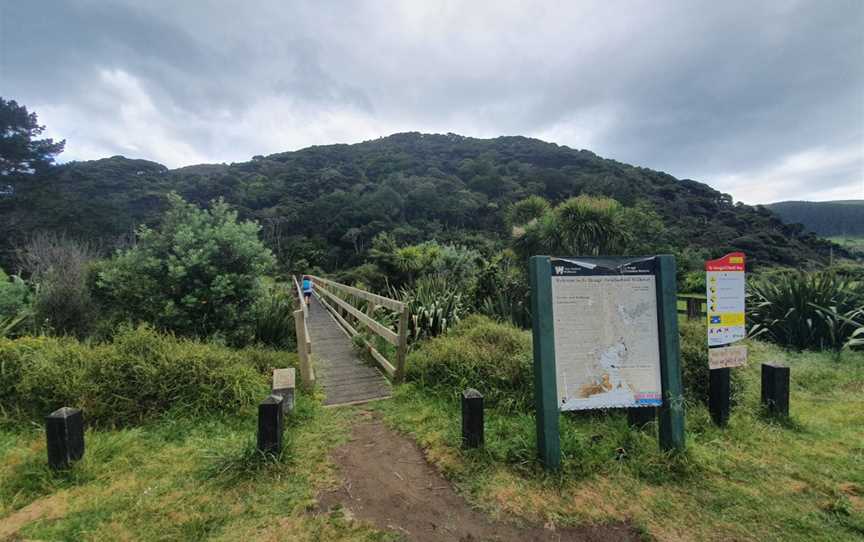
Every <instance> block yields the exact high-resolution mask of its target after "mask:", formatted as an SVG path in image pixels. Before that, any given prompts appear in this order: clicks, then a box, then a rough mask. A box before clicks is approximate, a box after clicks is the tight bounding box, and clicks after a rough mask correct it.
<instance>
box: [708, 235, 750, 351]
mask: <svg viewBox="0 0 864 542" xmlns="http://www.w3.org/2000/svg"><path fill="white" fill-rule="evenodd" d="M705 272H706V277H705V279H706V280H705V285H706V294H707V296H708V346H723V345H725V344H732V343H734V342H737V341H740V340H741V339H743V338H744V337H745V335H746V330H745V328H744V253H743V252H733V253H732V254H727V255H725V256H723V257H722V258H719V259H717V260H709V261H707V262H705Z"/></svg>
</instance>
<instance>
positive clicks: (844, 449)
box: [377, 322, 864, 541]
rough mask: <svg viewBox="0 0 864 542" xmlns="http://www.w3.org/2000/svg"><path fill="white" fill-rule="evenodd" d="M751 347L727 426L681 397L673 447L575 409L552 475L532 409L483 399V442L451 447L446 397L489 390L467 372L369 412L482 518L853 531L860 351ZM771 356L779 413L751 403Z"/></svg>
mask: <svg viewBox="0 0 864 542" xmlns="http://www.w3.org/2000/svg"><path fill="white" fill-rule="evenodd" d="M476 324H477V326H476V327H484V326H486V325H488V324H487V323H483V324H482V325H481V324H480V322H476ZM455 331H458V328H457V330H455ZM463 333H464V330H463ZM686 333H687V332H685V341H686V336H687V335H686ZM451 335H453V336H452V337H451V336H450V335H448V336H447V337H445V338H441V339H436V340H435V341H431V342H430V343H427V344H431V343H435V347H434V349H433V351H435V352H447V353H448V354H452V355H456V354H457V352H458V351H459V349H458V348H457V347H456V345H458V344H459V343H460V341H462V340H463V337H464V335H459V334H458V333H457V334H454V333H451ZM702 339H703V340H704V336H703V337H702ZM446 341H449V342H450V343H451V345H445V344H443V343H444V342H446ZM448 347H449V349H448ZM749 347H750V354H751V357H750V365H749V366H748V367H746V368H740V369H733V372H734V373H735V375H736V378H737V379H738V380H739V381H740V385H739V394H738V404H737V405H736V406H735V408H734V410H733V414H732V417H731V420H730V423H729V426H728V428H726V429H719V428H717V427H716V426H714V425H713V424H712V422H711V421H710V417H709V415H708V412H707V410H706V408H705V406H704V405H702V403H701V402H700V401H688V403H687V404H688V407H687V431H688V433H687V451H686V453H685V454H683V455H680V456H666V455H664V454H663V453H661V452H660V451H659V449H658V445H657V437H656V435H655V431H656V426H655V425H654V424H649V425H648V426H646V428H645V430H643V431H639V430H634V429H632V428H629V427H628V426H627V421H626V416H625V415H624V414H623V412H620V411H608V412H604V411H596V412H586V413H581V414H576V413H573V414H566V415H563V416H562V417H561V445H562V451H563V456H564V462H563V470H562V473H561V474H559V475H550V474H546V473H544V472H543V470H542V468H541V467H540V465H539V464H538V462H537V460H536V449H535V434H534V418H533V415H532V414H531V413H530V412H520V411H518V410H516V409H512V408H509V407H508V405H506V404H504V405H502V404H501V403H500V401H490V404H489V407H488V408H487V412H486V446H485V448H484V449H482V450H476V451H466V450H463V449H462V448H461V445H460V444H461V443H460V438H461V437H460V434H461V433H460V426H459V423H458V420H459V403H458V399H457V392H458V391H459V389H460V388H461V386H463V385H466V386H473V387H476V388H478V389H479V390H480V391H481V392H483V393H484V394H486V396H487V397H496V394H499V393H500V392H499V390H496V389H495V387H494V386H495V385H496V384H497V382H496V381H494V380H492V379H489V378H486V379H485V380H484V379H483V378H482V375H480V374H478V373H474V375H472V377H470V378H464V379H462V380H456V379H453V380H451V382H453V387H452V388H450V389H449V390H447V389H446V387H445V386H442V385H436V383H435V382H432V381H427V380H422V379H419V378H416V379H415V380H414V382H413V383H411V384H408V385H406V386H405V387H403V388H401V389H399V390H398V392H397V396H396V398H395V400H393V401H389V402H382V403H380V404H378V405H377V408H378V409H379V410H380V411H381V412H383V413H384V415H385V417H386V419H387V420H388V421H389V423H391V424H392V425H393V426H395V427H397V428H399V429H400V430H402V431H404V432H406V433H409V434H411V435H412V436H413V437H414V438H416V439H417V440H418V442H419V443H420V444H421V446H423V447H424V448H425V449H426V455H427V457H428V458H429V459H430V460H431V461H432V462H433V463H434V464H435V465H436V466H438V467H439V468H440V469H442V470H443V471H444V472H445V473H447V474H448V476H450V477H451V478H452V479H454V480H455V481H456V483H457V484H458V485H459V487H461V488H462V489H463V490H464V491H465V492H466V494H468V495H469V498H470V499H471V500H472V501H473V502H475V503H476V504H477V505H479V506H480V507H482V508H484V509H486V510H488V511H489V512H490V513H492V514H496V515H500V516H504V517H508V518H523V519H526V520H529V521H534V522H540V523H546V522H554V523H556V524H561V525H571V524H580V523H584V522H601V523H602V522H610V521H629V522H632V523H634V524H635V525H636V526H637V528H639V529H640V530H642V531H643V532H644V533H645V534H646V537H648V538H656V539H660V540H694V539H696V540H730V539H731V540H760V541H762V540H765V541H770V540H776V541H780V540H783V541H786V540H802V541H803V540H839V541H842V540H858V539H860V537H861V536H862V535H864V476H862V472H864V470H862V467H864V442H862V440H861V438H860V437H861V432H860V427H862V424H864V414H862V412H864V400H862V398H864V353H853V352H847V353H845V354H843V356H842V357H841V358H840V360H839V361H837V360H836V359H835V358H834V357H833V356H832V355H830V354H820V353H801V354H795V353H788V352H786V351H783V350H781V349H780V348H778V347H775V346H770V345H768V344H766V343H760V342H755V341H754V342H751V343H750V344H749ZM421 350H422V349H421ZM686 351H687V350H686V346H685V353H684V356H685V378H686V374H687V372H686V371H687V369H686V367H687V365H686V358H687V357H688V354H687V353H686ZM521 355H522V354H521V353H519V354H516V356H521ZM481 359H482V358H481ZM520 359H521V358H520ZM415 361H416V360H415ZM442 361H443V358H442ZM769 361H772V362H773V361H782V362H785V363H788V364H789V365H790V366H791V367H792V417H791V419H790V420H789V421H788V422H783V423H781V422H775V421H771V420H770V419H768V418H765V417H764V415H763V413H762V410H761V407H760V406H759V401H760V397H759V394H760V385H759V364H760V363H762V362H769ZM421 363H422V362H421ZM512 363H513V364H514V365H515V364H517V362H516V361H515V360H514V361H513V362H512ZM705 373H707V371H705ZM445 374H446V373H445ZM475 375H476V376H475ZM430 380H431V378H430ZM689 385H692V380H691V384H688V386H689ZM691 393H692V390H691Z"/></svg>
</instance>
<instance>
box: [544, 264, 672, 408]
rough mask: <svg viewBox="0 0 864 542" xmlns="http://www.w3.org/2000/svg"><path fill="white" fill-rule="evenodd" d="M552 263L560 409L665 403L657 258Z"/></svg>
mask: <svg viewBox="0 0 864 542" xmlns="http://www.w3.org/2000/svg"><path fill="white" fill-rule="evenodd" d="M550 263H551V270H552V281H551V290H552V291H551V293H552V319H553V331H554V346H555V376H556V379H555V380H556V384H557V386H556V388H557V404H558V409H559V410H586V409H597V408H613V407H647V406H660V405H661V404H662V390H661V380H660V344H659V328H658V314H657V280H656V276H655V275H656V259H655V258H641V259H636V260H633V259H623V258H572V259H570V258H567V259H565V258H551V262H550Z"/></svg>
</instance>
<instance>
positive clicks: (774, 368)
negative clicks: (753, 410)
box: [762, 363, 789, 418]
mask: <svg viewBox="0 0 864 542" xmlns="http://www.w3.org/2000/svg"><path fill="white" fill-rule="evenodd" d="M762 405H763V406H764V407H765V409H766V410H767V412H768V414H769V415H771V416H774V417H778V418H781V417H782V418H786V417H788V416H789V367H784V366H783V365H779V364H774V363H763V364H762Z"/></svg>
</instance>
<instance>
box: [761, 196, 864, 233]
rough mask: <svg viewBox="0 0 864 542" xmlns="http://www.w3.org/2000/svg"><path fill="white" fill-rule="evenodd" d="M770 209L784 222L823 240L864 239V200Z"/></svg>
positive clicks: (803, 203) (785, 203)
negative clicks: (845, 237) (833, 238)
mask: <svg viewBox="0 0 864 542" xmlns="http://www.w3.org/2000/svg"><path fill="white" fill-rule="evenodd" d="M768 207H769V208H770V209H771V210H772V211H774V212H775V213H777V214H778V215H779V216H780V218H782V219H783V221H784V222H788V223H800V224H803V225H804V229H805V230H806V231H812V232H815V233H817V234H819V235H822V236H833V235H838V236H839V235H843V236H854V237H860V236H864V200H844V201H819V202H817V201H781V202H779V203H772V204H771V205H768Z"/></svg>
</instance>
